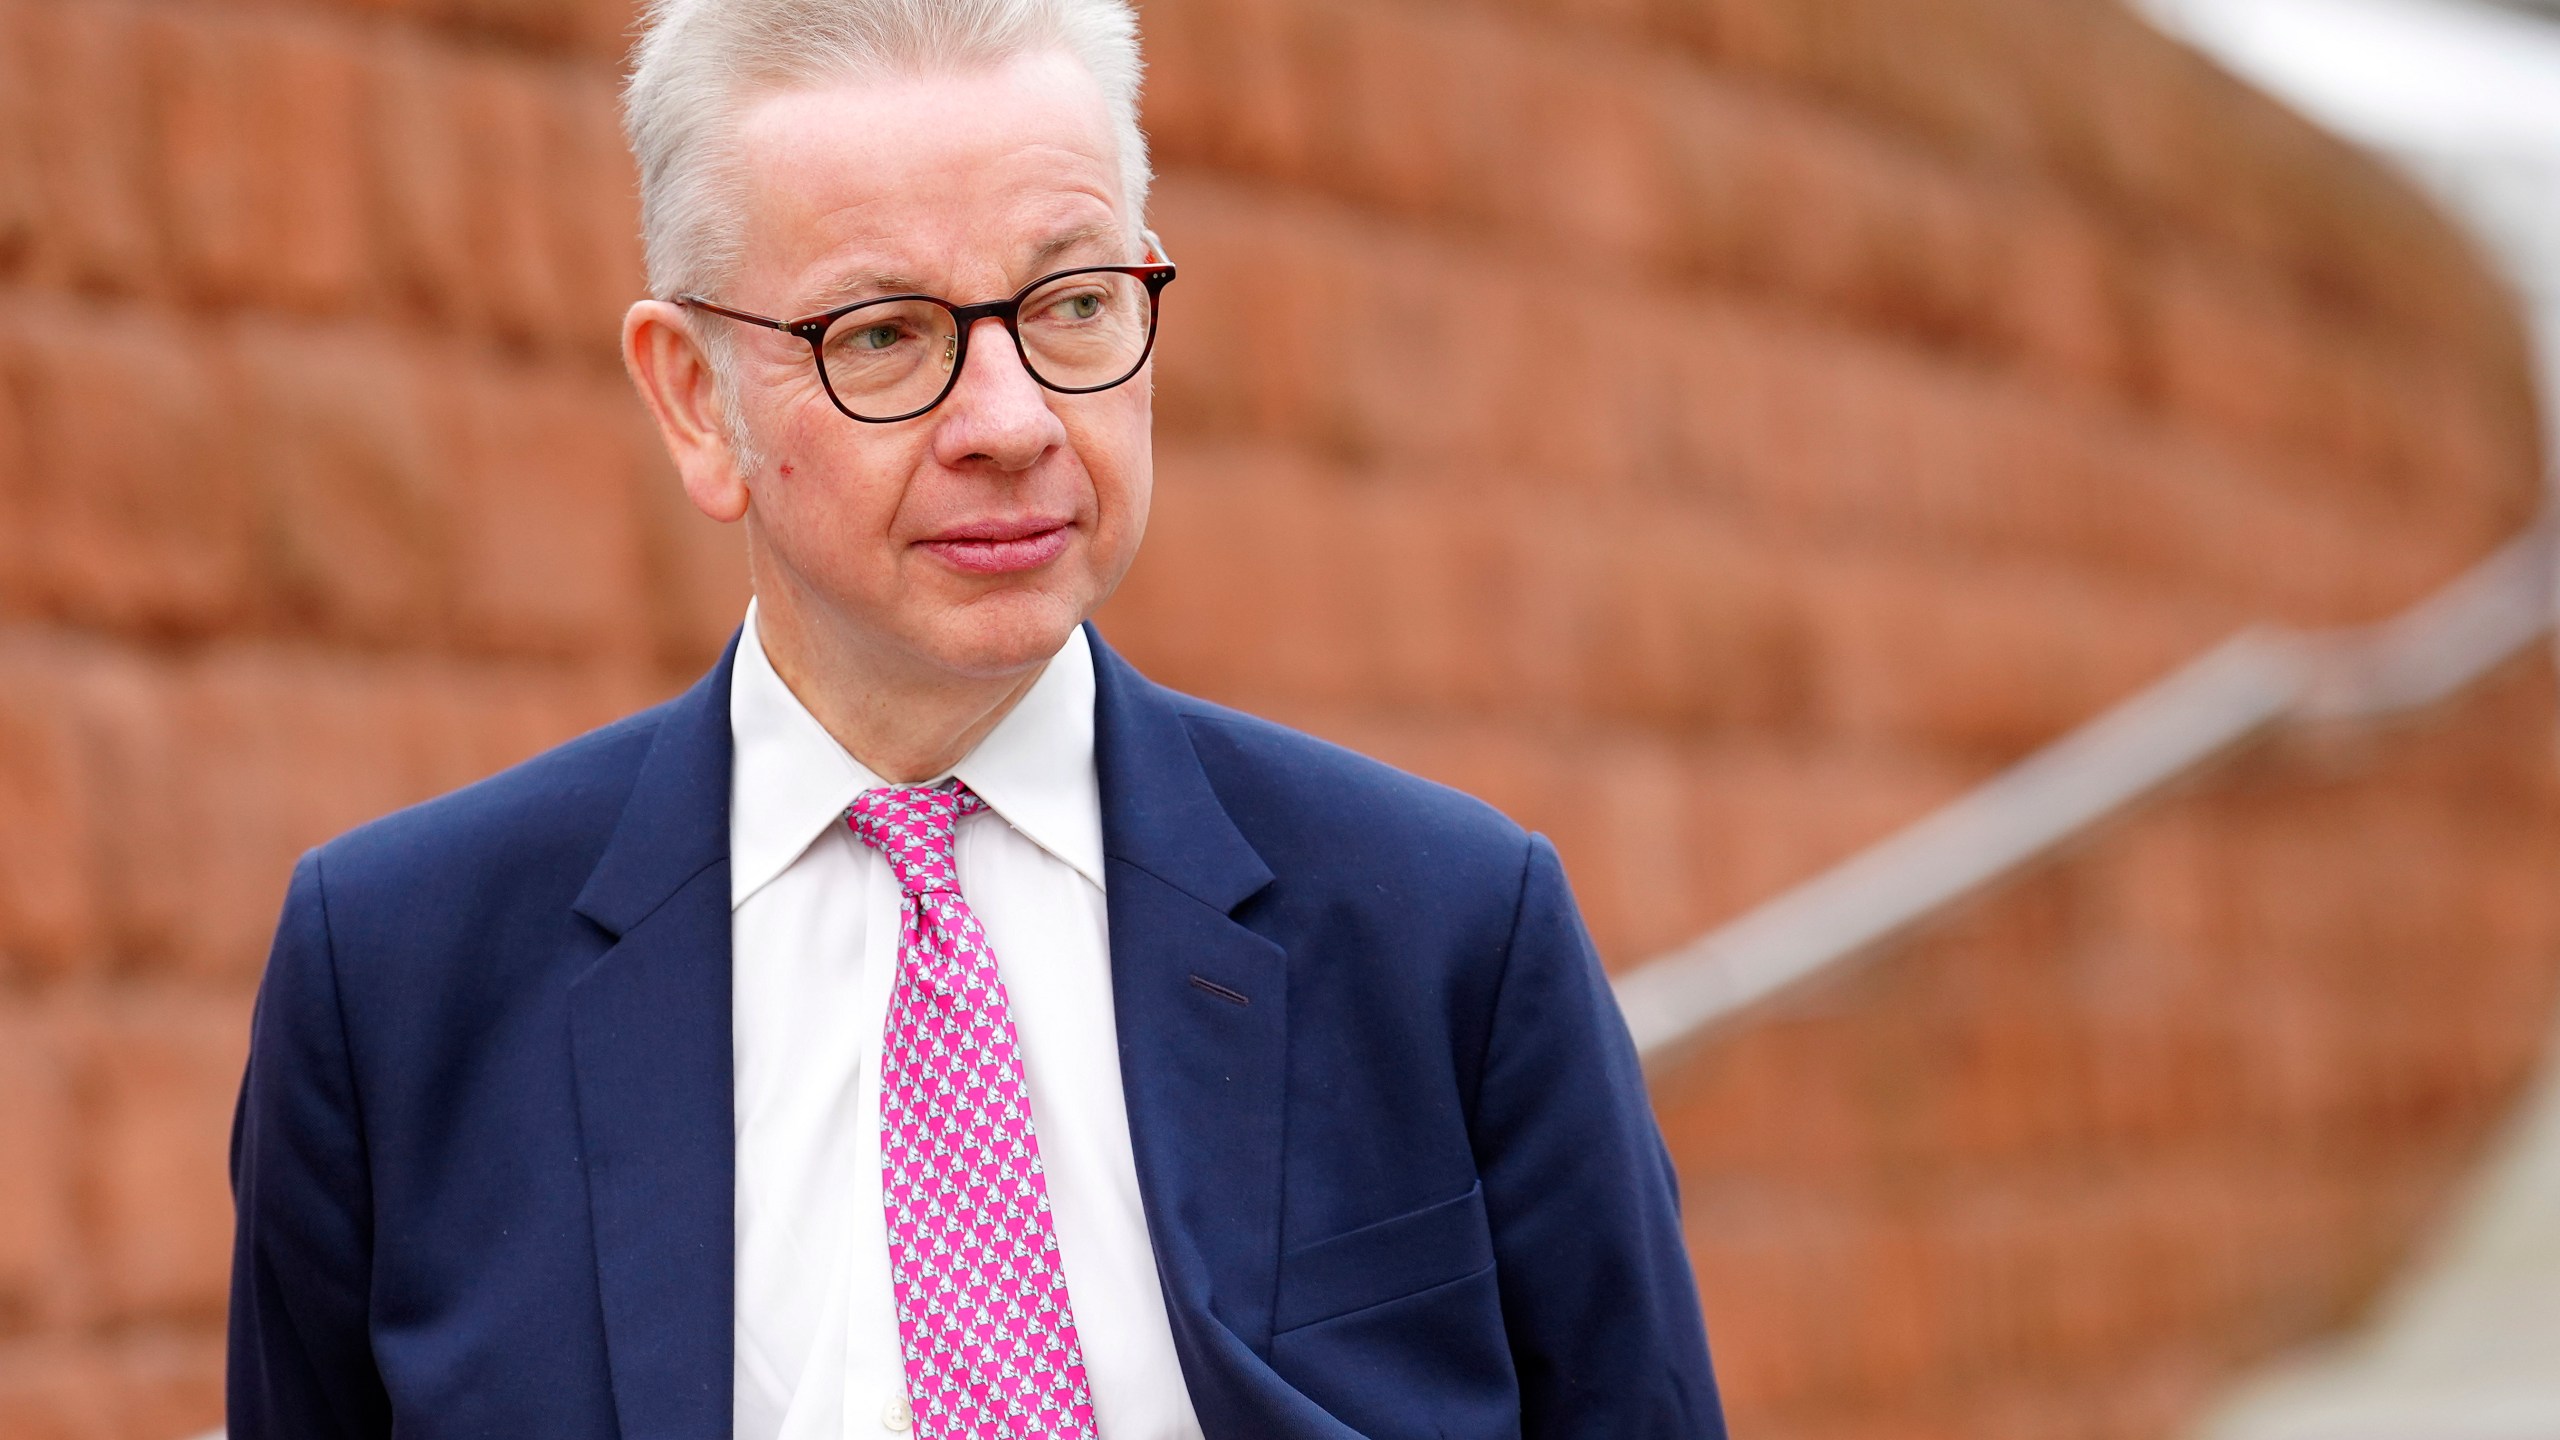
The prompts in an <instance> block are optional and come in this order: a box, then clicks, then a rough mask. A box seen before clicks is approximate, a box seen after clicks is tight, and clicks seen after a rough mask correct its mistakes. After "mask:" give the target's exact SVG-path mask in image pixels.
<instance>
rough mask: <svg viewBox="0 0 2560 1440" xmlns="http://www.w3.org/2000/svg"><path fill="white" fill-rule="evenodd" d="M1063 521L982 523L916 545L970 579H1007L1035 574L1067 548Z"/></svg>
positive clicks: (1029, 519)
mask: <svg viewBox="0 0 2560 1440" xmlns="http://www.w3.org/2000/svg"><path fill="white" fill-rule="evenodd" d="M1068 533H1069V526H1068V523H1067V522H1066V521H1063V520H1052V519H1048V518H1046V517H1039V516H1034V517H1027V518H1024V519H1020V520H982V521H973V522H970V523H968V524H965V525H954V526H952V527H951V528H950V529H947V530H945V531H943V532H942V533H940V534H938V535H935V536H933V537H932V538H930V539H927V540H923V541H919V542H918V543H919V544H921V545H923V546H924V548H925V549H927V550H930V551H932V552H933V553H934V554H935V555H937V556H940V557H941V559H942V561H943V563H945V564H947V565H949V566H951V568H953V569H955V570H960V571H964V572H966V573H968V574H971V575H1010V574H1013V573H1016V572H1018V571H1023V570H1037V569H1039V568H1040V567H1041V566H1043V565H1046V564H1048V563H1049V562H1050V561H1052V560H1055V559H1057V558H1058V556H1059V555H1060V554H1061V553H1063V552H1064V551H1065V550H1066V548H1067V536H1068Z"/></svg>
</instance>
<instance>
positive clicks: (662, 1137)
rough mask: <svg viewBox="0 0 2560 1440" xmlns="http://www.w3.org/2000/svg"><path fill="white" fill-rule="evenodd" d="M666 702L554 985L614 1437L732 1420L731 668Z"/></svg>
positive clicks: (632, 1438)
mask: <svg viewBox="0 0 2560 1440" xmlns="http://www.w3.org/2000/svg"><path fill="white" fill-rule="evenodd" d="M736 653H737V651H736V641H735V640H732V641H731V642H730V651H729V653H728V654H727V655H724V656H723V657H722V658H721V661H720V664H719V665H718V666H717V667H715V668H714V669H713V670H712V672H711V673H710V675H708V676H706V677H705V678H704V679H703V680H702V681H701V682H700V683H699V684H697V685H695V686H694V687H693V689H691V690H690V691H688V692H686V693H685V694H684V695H683V696H681V697H679V698H678V699H677V700H676V701H675V702H674V703H673V704H672V705H670V706H669V707H668V709H667V710H666V712H665V713H664V716H663V718H662V719H661V720H660V721H659V725H658V732H657V738H656V739H655V740H654V741H653V742H652V744H651V746H650V749H649V754H648V757H647V759H646V760H645V761H643V762H642V765H641V769H640V774H639V777H638V779H637V781H636V782H635V783H634V784H633V786H632V791H631V798H630V800H629V801H628V802H627V803H626V804H625V805H624V808H623V812H622V819H621V821H620V822H619V824H618V825H617V826H616V827H615V830H614V833H613V838H612V840H611V841H610V842H608V844H607V845H606V847H605V852H604V855H603V857H602V858H601V859H599V860H598V861H597V863H596V868H595V870H594V871H593V873H592V874H590V876H589V877H588V880H587V885H586V888H585V889H584V890H583V891H582V892H580V894H579V896H578V900H577V904H576V909H577V911H578V913H580V914H581V915H584V916H586V917H587V918H588V919H590V920H592V921H594V922H595V923H596V924H597V925H599V926H601V927H603V929H604V930H605V931H606V932H607V933H609V934H611V935H613V936H615V937H616V943H615V945H614V947H613V948H612V949H611V950H609V951H607V952H606V953H605V955H604V957H603V958H602V959H600V960H598V961H597V962H596V964H595V965H594V966H593V967H592V968H591V969H589V970H588V971H587V973H586V974H584V975H581V976H580V977H578V979H577V980H576V981H574V982H573V983H572V984H571V985H570V988H569V1043H570V1052H571V1059H572V1063H573V1065H574V1066H575V1070H576V1076H577V1097H578V1125H579V1131H580V1136H581V1139H582V1142H583V1151H584V1153H583V1155H582V1157H581V1158H582V1163H583V1165H584V1167H585V1171H586V1177H587V1201H588V1208H589V1214H590V1218H591V1219H592V1221H593V1224H594V1227H595V1246H596V1280H597V1289H598V1292H599V1293H600V1295H601V1296H602V1299H603V1303H604V1328H605V1349H606V1355H607V1357H608V1360H609V1363H610V1365H611V1368H612V1372H613V1396H614V1405H615V1409H616V1410H617V1412H618V1413H619V1416H620V1420H621V1428H622V1434H623V1436H624V1437H625V1440H714V1437H719V1436H725V1435H727V1434H728V1433H729V1430H730V1425H731V1400H730V1383H731V1345H732V1327H733V1324H734V1320H733V1315H734V1305H735V1299H734V1293H735V1275H734V1246H735V1243H736V1242H735V1236H736V1223H735V1206H736V1193H737V1192H736V1181H735V1172H736V1138H735V1132H734V1122H733V1120H732V1105H731V1098H730V1087H731V1073H732V1072H731V1066H730V1021H729V969H730V954H729V771H730V735H729V673H730V665H731V662H732V660H733V659H734V657H735V655H736Z"/></svg>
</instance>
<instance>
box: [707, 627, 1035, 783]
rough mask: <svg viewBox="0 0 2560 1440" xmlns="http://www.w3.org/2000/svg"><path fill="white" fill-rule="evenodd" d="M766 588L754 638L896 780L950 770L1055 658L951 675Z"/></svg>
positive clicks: (814, 708) (880, 772)
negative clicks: (814, 615)
mask: <svg viewBox="0 0 2560 1440" xmlns="http://www.w3.org/2000/svg"><path fill="white" fill-rule="evenodd" d="M777 598H779V597H776V596H770V595H759V596H758V597H757V601H756V638H757V640H758V641H759V642H760V643H761V644H763V646H764V652H765V658H766V659H767V660H769V661H771V662H772V663H773V670H774V673H775V674H777V675H779V676H781V677H782V683H783V684H785V685H787V686H789V687H791V693H792V694H793V695H795V696H797V697H798V698H799V701H800V703H801V704H802V705H804V706H807V707H808V710H809V713H810V714H811V715H813V716H815V717H817V721H818V723H819V724H820V725H823V726H825V727H826V730H827V733H828V734H830V735H832V736H834V737H835V739H836V743H837V744H839V745H842V746H843V747H844V748H845V750H846V751H847V752H848V753H850V754H851V755H852V756H853V758H854V759H856V760H859V761H861V762H862V763H863V765H864V766H865V767H866V768H867V769H869V770H870V771H871V773H872V774H874V775H877V776H879V777H880V778H881V779H883V780H886V781H888V782H890V783H891V784H893V785H913V784H916V783H918V782H920V781H925V780H930V779H932V778H933V777H935V776H936V775H940V774H942V773H943V772H945V771H947V770H949V769H950V768H951V767H953V766H954V765H957V764H959V763H960V761H961V760H962V759H963V758H964V757H966V756H967V755H968V753H969V752H970V751H971V750H974V749H976V748H977V746H978V742H979V741H981V740H983V739H985V738H986V737H987V732H989V731H991V730H993V729H995V728H996V726H997V725H998V724H1000V723H1002V721H1003V720H1004V717H1005V716H1007V715H1009V714H1012V713H1013V707H1014V706H1016V705H1019V704H1021V703H1022V697H1023V696H1025V695H1028V694H1030V693H1031V687H1032V686H1033V685H1035V684H1037V683H1039V680H1040V676H1041V675H1042V674H1043V673H1044V672H1046V671H1047V669H1048V662H1047V661H1046V660H1043V661H1041V662H1040V663H1039V664H1036V665H1033V666H1030V667H1029V668H1027V669H1025V670H1023V671H1020V672H1019V673H1014V674H1005V675H996V676H969V675H954V674H952V673H951V672H949V671H946V670H940V669H937V668H934V667H932V666H930V665H927V664H924V663H921V662H919V661H917V660H916V659H915V658H914V657H912V656H907V655H904V654H903V653H900V652H897V651H895V650H894V649H893V648H892V647H889V646H885V645H882V644H880V643H878V642H877V641H876V640H873V639H871V638H870V637H865V636H855V635H850V634H847V633H845V632H844V631H843V630H842V629H840V628H839V627H835V626H829V625H824V624H811V623H808V621H809V618H810V617H808V616H806V615H804V614H802V613H800V611H799V610H798V608H797V607H795V606H792V605H791V604H789V603H787V602H786V603H783V604H779V605H777V604H774V603H773V601H774V600H775V599H777Z"/></svg>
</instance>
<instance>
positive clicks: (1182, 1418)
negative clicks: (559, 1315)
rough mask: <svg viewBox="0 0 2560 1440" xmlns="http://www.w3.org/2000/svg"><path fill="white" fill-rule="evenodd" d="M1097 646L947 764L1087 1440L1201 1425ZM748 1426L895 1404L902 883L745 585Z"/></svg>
mask: <svg viewBox="0 0 2560 1440" xmlns="http://www.w3.org/2000/svg"><path fill="white" fill-rule="evenodd" d="M1093 693H1094V680H1093V654H1092V651H1091V649H1090V647H1089V646H1088V645H1087V644H1086V641H1085V637H1084V632H1083V631H1082V630H1078V631H1077V632H1076V633H1075V634H1074V635H1073V636H1072V637H1071V638H1070V639H1069V640H1068V641H1067V645H1066V648H1065V649H1063V650H1061V651H1059V652H1058V655H1057V657H1056V658H1055V659H1053V660H1051V661H1050V662H1049V668H1048V669H1047V671H1046V672H1044V673H1043V674H1042V675H1041V677H1040V679H1039V680H1038V682H1036V683H1035V684H1034V685H1033V686H1032V688H1031V691H1030V693H1029V694H1027V695H1025V696H1023V698H1022V701H1021V703H1020V704H1019V705H1017V706H1016V707H1015V708H1014V710H1013V713H1011V714H1009V715H1007V716H1006V717H1005V718H1004V719H1003V720H1002V721H1001V722H1000V723H998V724H997V726H996V728H995V729H994V730H993V731H992V732H990V733H989V734H988V736H987V738H986V739H985V740H983V741H981V742H979V744H978V747H977V748H976V749H975V750H972V751H971V752H969V756H968V758H966V759H964V760H962V761H961V762H960V763H959V765H958V766H956V767H954V769H953V771H952V773H953V774H956V775H958V776H959V777H960V780H961V781H962V783H964V784H966V785H967V786H968V787H969V788H970V789H972V790H974V791H976V792H977V793H978V797H979V798H980V799H982V800H984V801H986V802H987V810H986V811H984V812H981V813H979V814H976V815H972V816H969V817H967V818H966V819H963V820H962V821H961V822H960V828H959V838H958V845H957V860H958V864H959V871H960V892H961V894H962V896H963V897H964V898H966V899H967V900H968V902H969V906H970V908H971V909H972V910H974V911H976V912H977V916H978V921H979V923H980V924H981V925H983V926H985V927H986V932H987V939H988V941H989V943H990V944H991V945H992V946H993V947H994V949H995V953H996V968H997V971H998V973H1000V974H1001V975H1002V976H1003V977H1004V984H1005V990H1006V992H1007V994H1008V995H1009V996H1010V999H1011V1004H1012V1010H1013V1024H1014V1029H1015V1031H1016V1032H1017V1033H1018V1035H1019V1036H1020V1039H1021V1053H1022V1059H1023V1069H1024V1072H1025V1079H1026V1081H1027V1083H1028V1085H1029V1088H1030V1095H1031V1112H1032V1123H1033V1125H1034V1126H1035V1128H1036V1130H1037V1133H1038V1135H1039V1138H1040V1155H1041V1159H1042V1161H1043V1163H1044V1167H1045V1169H1046V1171H1047V1175H1048V1184H1049V1199H1050V1204H1051V1206H1052V1209H1053V1216H1054V1223H1055V1225H1056V1227H1057V1234H1058V1248H1059V1251H1060V1252H1061V1254H1060V1260H1061V1268H1062V1269H1063V1271H1064V1272H1065V1275H1066V1281H1067V1295H1068V1299H1069V1301H1070V1303H1072V1304H1073V1306H1074V1307H1075V1317H1076V1331H1077V1334H1078V1336H1079V1337H1080V1338H1081V1340H1082V1341H1083V1344H1084V1362H1085V1373H1086V1376H1087V1378H1088V1379H1089V1380H1090V1381H1091V1383H1092V1388H1093V1408H1094V1415H1095V1419H1096V1423H1097V1425H1098V1427H1099V1429H1100V1432H1101V1435H1102V1437H1103V1440H1199V1435H1200V1422H1199V1420H1198V1418H1197V1417H1196V1416H1194V1415H1193V1413H1192V1409H1191V1397H1190V1395H1189V1393H1188V1392H1187V1391H1186V1390H1185V1389H1184V1388H1183V1383H1182V1371H1181V1368H1180V1366H1179V1364H1178V1362H1177V1360H1176V1358H1175V1355H1174V1348H1173V1333H1172V1329H1171V1327H1170V1326H1169V1325H1168V1324H1167V1322H1166V1320H1165V1309H1164V1293H1163V1291H1162V1290H1161V1289H1160V1288H1159V1287H1158V1285H1157V1282H1156V1267H1155V1251H1154V1249H1153V1247H1152V1246H1151V1245H1150V1244H1149V1243H1148V1238H1147V1221H1146V1215H1145V1213H1144V1211H1143V1210H1142V1209H1141V1208H1140V1206H1139V1199H1138V1173H1137V1166H1136V1163H1135V1161H1134V1159H1133V1158H1132V1156H1131V1153H1130V1148H1129V1117H1128V1111H1127V1108H1126V1105H1125V1103H1124V1101H1123V1098H1122V1095H1121V1090H1120V1059H1119V1050H1118V1040H1117V1033H1116V1031H1115V1030H1114V1028H1113V1024H1112V1004H1111V959H1110V957H1111V950H1110V938H1109V933H1108V929H1107V923H1106V920H1105V916H1104V910H1103V892H1102V885H1103V880H1102V802H1101V792H1100V787H1099V785H1098V784H1097V782H1096V780H1095V778H1094V768H1093ZM729 725H730V729H731V732H732V734H733V735H734V737H735V739H736V742H737V763H736V768H735V769H734V770H733V771H732V778H731V781H730V787H731V788H730V807H729V874H730V887H731V888H730V936H731V940H732V943H733V947H734V952H735V953H734V959H733V966H734V969H733V982H732V994H733V999H732V1001H731V1006H732V1009H731V1024H732V1027H733V1032H734V1037H735V1041H736V1046H737V1049H736V1060H735V1066H736V1069H735V1074H736V1082H737V1087H736V1107H737V1137H738V1171H737V1183H738V1218H737V1223H738V1231H737V1362H736V1364H737V1372H736V1373H737V1390H736V1434H737V1436H738V1437H739V1440H846V1437H881V1440H887V1437H895V1436H899V1435H902V1434H904V1433H905V1432H907V1431H908V1430H909V1428H910V1427H911V1425H912V1423H913V1422H912V1417H911V1415H910V1412H909V1411H908V1409H907V1394H906V1361H905V1357H904V1356H903V1355H902V1354H901V1352H900V1350H899V1344H898V1323H897V1311H896V1305H895V1301H894V1299H893V1292H892V1290H891V1282H890V1275H889V1235H888V1223H887V1220H886V1218H885V1215H884V1213H883V1209H882V1203H881V1191H880V1047H881V1037H882V1032H883V1030H884V1028H885V1027H886V1025H887V1021H888V1013H889V995H890V990H891V987H892V986H893V984H894V983H895V981H896V979H897V963H898V922H899V914H900V904H901V901H900V896H899V892H898V882H897V880H896V879H895V877H893V876H892V875H891V873H890V871H889V866H888V864H887V862H885V861H883V860H882V859H881V858H880V857H879V855H878V854H876V853H875V852H873V851H872V850H871V848H870V847H868V846H866V845H864V844H863V843H862V842H861V841H859V840H857V839H855V838H854V837H853V835H852V833H851V832H850V831H849V830H848V829H847V827H846V825H845V823H844V814H845V808H846V807H847V806H849V805H850V804H852V803H853V799H854V797H855V796H856V795H859V794H860V793H862V792H863V791H864V790H867V789H871V788H873V787H875V786H879V785H882V784H885V783H886V782H884V781H882V780H881V779H880V778H879V777H878V776H876V775H874V774H872V773H871V771H869V770H868V769H866V768H864V767H863V765H862V764H861V763H860V762H859V761H857V760H855V759H854V758H853V757H852V755H850V754H849V753H847V752H846V750H845V749H844V747H843V746H841V745H839V744H837V743H836V741H835V739H834V738H833V737H832V736H830V735H829V734H828V733H827V731H826V729H825V728H824V727H823V726H821V725H819V723H818V722H817V720H816V718H815V717H814V716H812V715H811V714H810V713H809V711H808V710H807V708H806V707H804V706H803V705H802V704H801V703H800V701H799V699H798V697H796V696H795V695H793V694H792V693H791V689H790V687H789V686H787V685H785V684H784V683H783V682H782V677H781V676H779V675H778V674H776V673H775V672H774V669H773V665H772V662H771V661H769V660H768V659H767V658H766V656H765V653H764V647H763V645H762V644H761V643H760V642H759V641H758V639H757V636H756V612H755V608H754V606H752V605H750V606H749V607H748V610H747V624H746V630H745V633H744V635H743V636H742V637H741V638H740V640H739V642H738V658H737V665H736V669H735V672H734V674H733V678H732V679H731V681H730V687H729Z"/></svg>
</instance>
